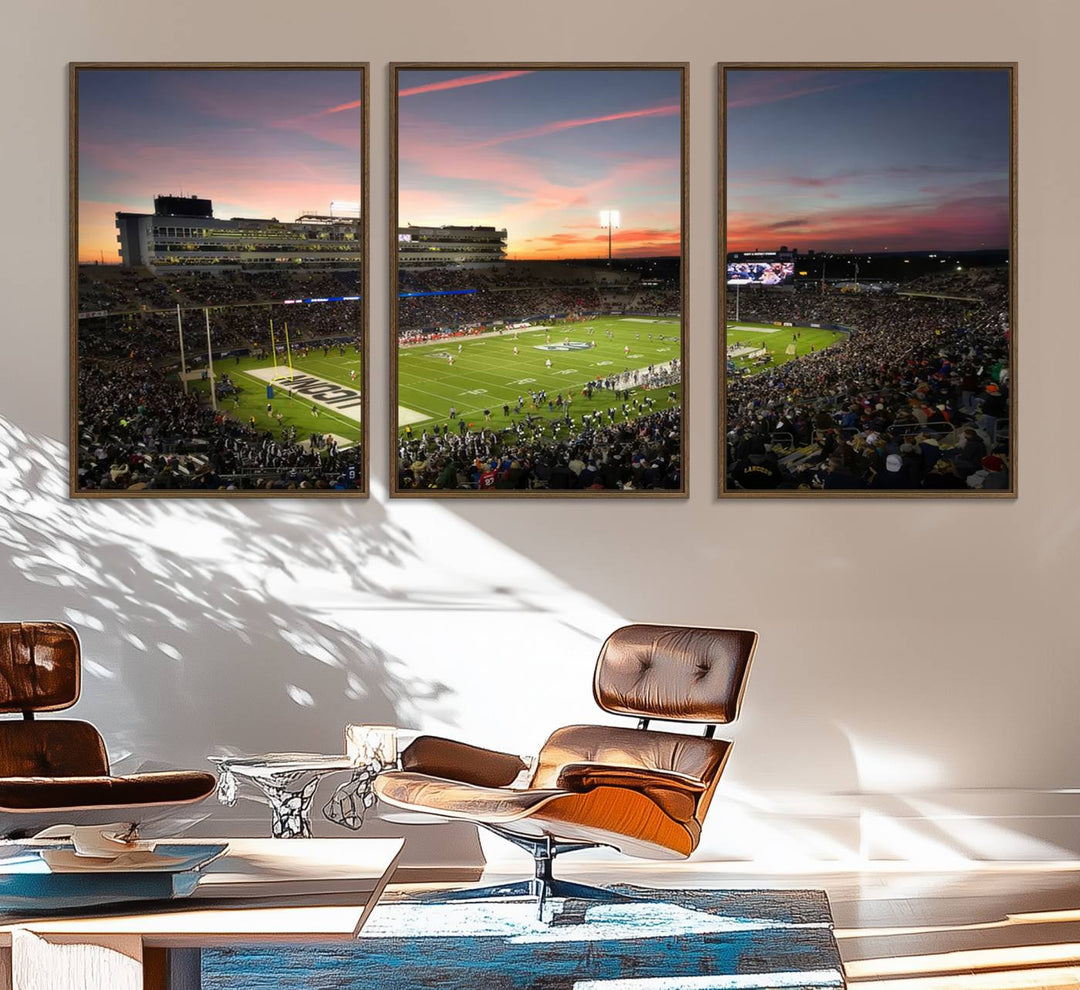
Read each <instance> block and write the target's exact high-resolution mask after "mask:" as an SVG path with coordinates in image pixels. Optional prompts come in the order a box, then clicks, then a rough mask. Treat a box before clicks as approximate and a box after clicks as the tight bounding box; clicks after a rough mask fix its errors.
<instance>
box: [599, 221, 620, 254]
mask: <svg viewBox="0 0 1080 990" xmlns="http://www.w3.org/2000/svg"><path fill="white" fill-rule="evenodd" d="M600 226H601V227H607V263H608V264H609V265H610V264H611V232H612V230H618V229H619V211H618V210H601V211H600Z"/></svg>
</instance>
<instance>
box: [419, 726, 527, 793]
mask: <svg viewBox="0 0 1080 990" xmlns="http://www.w3.org/2000/svg"><path fill="white" fill-rule="evenodd" d="M401 766H402V769H404V770H411V771H414V772H416V773H422V774H426V775H427V776H429V777H445V778H447V779H449V780H459V781H464V782H465V783H469V784H475V785H477V786H478V787H505V786H506V785H507V784H509V783H511V782H512V781H513V779H514V778H515V777H516V776H517V775H518V774H519V773H521V771H522V770H524V769H525V762H524V761H523V760H522V759H521V757H520V756H514V755H513V754H512V753H499V752H497V751H495V750H492V749H484V748H482V747H480V746H470V745H469V744H468V743H463V742H457V741H456V740H454V739H443V738H442V737H441V736H420V737H419V738H417V739H415V740H413V742H412V743H411V744H410V745H409V746H407V747H406V749H405V751H404V752H403V753H402V754H401Z"/></svg>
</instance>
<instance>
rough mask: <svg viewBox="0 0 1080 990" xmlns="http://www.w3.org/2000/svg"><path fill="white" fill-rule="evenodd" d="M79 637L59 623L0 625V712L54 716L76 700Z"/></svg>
mask: <svg viewBox="0 0 1080 990" xmlns="http://www.w3.org/2000/svg"><path fill="white" fill-rule="evenodd" d="M79 664H80V650H79V637H78V635H76V633H75V630H74V629H72V628H71V626H68V625H65V624H64V623H62V622H0V712H25V711H34V712H53V711H59V710H60V709H62V708H70V707H71V706H72V705H73V704H75V702H76V701H78V700H79V688H80V683H79Z"/></svg>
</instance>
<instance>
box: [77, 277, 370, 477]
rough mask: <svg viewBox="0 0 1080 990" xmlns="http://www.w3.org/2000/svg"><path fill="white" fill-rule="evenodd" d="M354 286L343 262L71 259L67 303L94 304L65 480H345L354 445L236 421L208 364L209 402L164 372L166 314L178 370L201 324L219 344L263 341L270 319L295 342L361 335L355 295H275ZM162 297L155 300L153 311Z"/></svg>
mask: <svg viewBox="0 0 1080 990" xmlns="http://www.w3.org/2000/svg"><path fill="white" fill-rule="evenodd" d="M346 294H351V295H357V294H359V293H358V288H357V275H356V273H355V272H352V273H344V272H288V273H282V272H237V273H220V274H212V275H211V274H200V273H190V272H185V273H182V274H180V275H174V276H169V275H163V276H155V275H150V274H148V273H145V272H142V271H139V270H132V269H112V268H98V267H97V266H89V267H88V268H84V269H82V270H80V278H79V309H80V312H84V313H85V312H95V311H101V310H106V311H108V312H109V313H110V314H111V315H109V316H107V317H100V316H96V317H92V318H88V319H83V320H80V321H79V325H78V354H79V366H78V396H79V408H78V421H79V422H78V486H79V488H80V489H81V490H84V491H117V490H130V491H140V490H177V489H190V490H238V491H259V490H270V491H292V490H299V489H316V490H324V491H331V490H337V491H347V490H352V489H356V488H359V487H361V486H362V483H363V479H362V464H363V458H362V453H361V448H360V446H359V445H356V446H344V445H342V446H341V447H339V446H338V441H337V440H335V439H334V438H333V437H331V436H328V435H323V434H321V433H314V434H309V435H306V436H305V435H300V436H297V435H296V433H295V430H290V428H288V427H285V428H281V427H280V426H279V427H278V428H276V429H264V428H261V427H260V426H258V425H257V424H254V423H251V422H245V421H244V419H243V417H242V416H241V415H240V414H239V412H238V411H237V409H236V408H234V406H233V405H232V404H231V403H230V397H231V396H233V395H234V394H235V392H236V387H235V386H234V385H233V383H232V382H231V381H230V380H229V377H228V366H227V365H226V366H224V368H223V369H216V370H217V371H218V381H217V385H216V389H217V394H218V398H219V400H221V401H219V409H218V410H217V411H215V410H214V409H213V408H211V407H210V406H209V405H208V404H207V402H206V397H205V395H204V397H203V398H202V399H201V400H200V398H199V397H198V396H197V394H196V393H195V392H194V390H193V391H192V393H191V394H187V393H185V392H184V390H183V388H182V386H181V383H180V381H179V379H178V378H177V377H176V372H177V370H178V367H179V348H178V335H177V326H176V315H175V312H174V311H173V310H170V309H169V307H170V306H172V307H175V305H176V303H177V302H179V303H180V304H181V306H183V307H184V308H185V310H184V314H185V315H184V327H185V344H186V347H185V350H186V354H187V367H188V369H189V371H194V372H198V371H199V369H205V368H206V363H207V358H206V352H207V347H206V326H205V322H204V317H203V314H202V312H200V311H199V309H198V308H197V307H199V306H209V307H224V308H216V309H211V311H210V325H211V343H212V346H213V349H214V351H215V353H216V354H217V356H218V359H220V358H221V356H222V354H223V353H224V352H232V353H236V354H240V353H255V354H258V353H260V351H265V350H268V349H269V321H270V319H271V318H273V319H274V321H275V327H276V335H277V336H276V342H277V344H278V346H279V349H280V347H281V345H282V344H283V335H284V329H285V322H286V321H287V322H288V328H289V338H290V343H291V345H292V347H293V350H294V353H297V352H299V353H302V352H303V350H304V349H305V348H309V347H311V348H314V347H318V346H320V345H323V346H328V345H329V343H330V342H331V341H333V342H334V345H335V346H338V347H346V346H351V347H352V348H353V349H355V350H356V351H359V348H360V334H361V328H362V310H361V308H360V305H361V304H360V303H359V302H355V301H354V302H335V303H325V304H316V305H304V304H298V305H292V306H288V307H286V306H283V305H280V302H281V300H283V299H288V298H309V297H312V296H331V295H346ZM155 309H162V310H164V311H163V312H153V310H155Z"/></svg>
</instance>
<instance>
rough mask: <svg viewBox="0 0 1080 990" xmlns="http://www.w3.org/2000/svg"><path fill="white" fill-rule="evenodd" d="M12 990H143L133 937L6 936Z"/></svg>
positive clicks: (139, 943)
mask: <svg viewBox="0 0 1080 990" xmlns="http://www.w3.org/2000/svg"><path fill="white" fill-rule="evenodd" d="M11 986H12V990H58V988H60V987H78V988H79V990H144V982H143V949H142V939H141V938H140V937H139V936H138V935H106V936H102V935H83V936H58V935H50V936H42V935H36V934H34V933H33V932H29V931H26V929H23V928H16V929H15V930H14V931H12V933H11Z"/></svg>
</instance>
